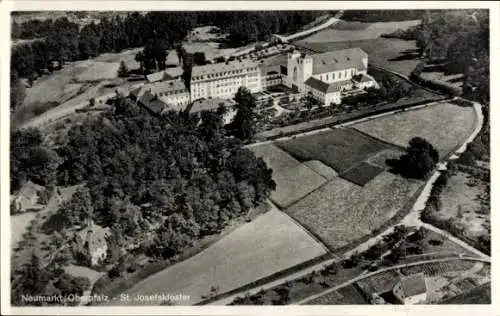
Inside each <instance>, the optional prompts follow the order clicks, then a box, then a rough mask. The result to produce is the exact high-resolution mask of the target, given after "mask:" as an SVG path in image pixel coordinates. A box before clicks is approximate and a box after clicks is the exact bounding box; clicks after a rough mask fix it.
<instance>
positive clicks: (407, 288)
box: [401, 273, 427, 297]
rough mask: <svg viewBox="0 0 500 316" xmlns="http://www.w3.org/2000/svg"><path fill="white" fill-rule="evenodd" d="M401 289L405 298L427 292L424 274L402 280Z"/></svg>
mask: <svg viewBox="0 0 500 316" xmlns="http://www.w3.org/2000/svg"><path fill="white" fill-rule="evenodd" d="M401 288H402V289H403V293H404V295H405V297H411V296H415V295H419V294H422V293H425V292H427V285H426V284H425V278H424V275H423V273H418V274H414V275H411V276H408V277H405V278H401Z"/></svg>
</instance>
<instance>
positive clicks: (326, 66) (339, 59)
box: [311, 47, 368, 75]
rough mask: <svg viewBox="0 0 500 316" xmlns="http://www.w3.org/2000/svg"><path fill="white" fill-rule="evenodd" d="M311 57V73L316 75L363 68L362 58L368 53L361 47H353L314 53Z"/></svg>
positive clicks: (366, 56)
mask: <svg viewBox="0 0 500 316" xmlns="http://www.w3.org/2000/svg"><path fill="white" fill-rule="evenodd" d="M311 57H312V59H313V74H315V75H316V74H322V73H325V72H330V71H336V70H343V69H348V68H357V69H358V70H364V69H366V67H365V65H364V64H363V58H368V55H367V54H366V53H365V51H364V50H362V49H361V48H359V47H355V48H348V49H342V50H337V51H332V52H326V53H321V54H315V55H312V56H311Z"/></svg>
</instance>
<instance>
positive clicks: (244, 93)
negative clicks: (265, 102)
mask: <svg viewBox="0 0 500 316" xmlns="http://www.w3.org/2000/svg"><path fill="white" fill-rule="evenodd" d="M234 100H235V101H236V105H235V107H236V109H237V112H236V115H235V117H234V119H233V121H232V122H231V124H230V127H229V128H230V130H231V132H232V134H233V135H234V136H236V137H237V138H239V139H241V140H249V139H251V138H252V137H253V135H254V134H255V132H256V123H257V120H256V115H255V108H256V102H255V97H254V96H253V95H252V93H251V92H250V90H248V89H247V88H246V87H240V88H239V89H238V91H237V92H236V95H235V98H234Z"/></svg>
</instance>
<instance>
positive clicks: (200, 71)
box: [138, 48, 378, 108]
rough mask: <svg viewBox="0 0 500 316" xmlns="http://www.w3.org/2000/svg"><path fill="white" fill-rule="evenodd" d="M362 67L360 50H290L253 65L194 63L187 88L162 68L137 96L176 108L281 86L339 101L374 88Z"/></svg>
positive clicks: (365, 63)
mask: <svg viewBox="0 0 500 316" xmlns="http://www.w3.org/2000/svg"><path fill="white" fill-rule="evenodd" d="M367 69H368V55H367V54H366V53H365V52H364V51H363V50H362V49H360V48H349V49H344V50H339V51H332V52H326V53H321V54H313V55H308V54H304V53H300V52H298V51H293V52H291V53H288V55H286V56H285V55H280V56H275V57H273V58H270V59H268V60H265V61H261V62H259V63H257V62H254V61H250V60H243V61H231V62H226V63H219V64H207V65H204V66H194V67H193V69H192V73H191V88H190V91H188V90H187V89H186V87H185V85H184V83H183V82H182V80H180V71H179V70H176V73H175V74H170V75H169V74H167V73H166V71H165V73H157V74H151V75H150V76H149V77H148V80H149V81H150V82H151V83H149V84H146V85H144V86H143V87H142V89H141V91H140V92H139V96H138V97H140V95H141V94H143V93H144V91H149V92H150V93H151V94H153V95H154V96H157V97H158V99H160V100H161V101H163V102H165V103H167V104H169V105H170V106H171V107H173V108H176V107H177V108H179V107H185V106H186V105H187V104H189V103H191V102H194V101H196V100H200V99H212V98H222V99H232V98H233V97H234V95H235V94H236V92H237V91H238V89H239V88H240V87H242V86H244V87H246V88H248V89H249V90H250V92H252V93H258V92H261V91H263V90H266V89H268V88H269V87H271V86H276V85H285V86H288V87H289V88H293V89H294V90H296V91H297V92H298V93H300V94H303V95H306V94H310V95H312V96H313V97H314V98H316V99H317V100H318V101H320V102H321V103H322V104H324V105H331V104H339V103H341V100H342V97H344V96H346V95H349V93H350V92H353V91H360V90H362V89H363V88H368V87H378V84H377V82H376V81H375V80H374V79H373V78H372V77H371V76H369V75H368V74H367ZM159 80H160V81H159ZM154 81H159V82H154Z"/></svg>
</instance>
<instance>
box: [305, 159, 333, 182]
mask: <svg viewBox="0 0 500 316" xmlns="http://www.w3.org/2000/svg"><path fill="white" fill-rule="evenodd" d="M303 164H304V165H306V166H307V167H309V168H311V169H312V170H313V171H314V172H316V173H317V174H320V175H321V176H323V177H324V178H325V179H328V180H331V179H333V178H335V177H336V176H338V174H337V172H335V170H333V169H332V168H330V167H328V166H327V165H325V164H324V163H322V162H321V161H319V160H309V161H305V162H304V163H303Z"/></svg>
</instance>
